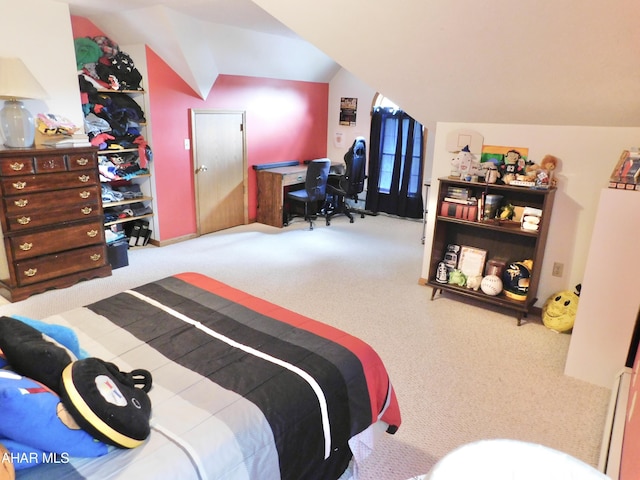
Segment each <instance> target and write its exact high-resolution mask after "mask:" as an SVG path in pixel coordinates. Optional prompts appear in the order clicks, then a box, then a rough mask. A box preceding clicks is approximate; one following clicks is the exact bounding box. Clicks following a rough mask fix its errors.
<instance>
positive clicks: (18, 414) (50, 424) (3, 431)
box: [0, 369, 108, 470]
mask: <svg viewBox="0 0 640 480" xmlns="http://www.w3.org/2000/svg"><path fill="white" fill-rule="evenodd" d="M0 412H2V421H0V443H2V444H4V445H5V446H6V447H7V449H8V450H9V451H10V452H11V454H13V455H14V458H17V459H19V460H24V461H14V462H13V466H14V467H15V469H16V470H21V469H23V468H28V467H32V466H35V465H37V464H38V463H40V462H41V461H42V460H43V456H42V455H33V454H32V453H31V452H36V453H37V452H38V451H40V452H51V453H57V454H60V455H68V456H73V457H98V456H101V455H105V454H106V453H107V452H108V447H107V445H106V444H104V443H102V442H100V441H98V440H95V439H94V438H93V437H92V436H91V435H90V434H89V433H87V432H85V431H84V430H81V429H80V427H79V426H78V424H77V423H76V422H75V421H74V420H73V418H72V417H71V415H69V413H68V412H67V410H66V408H65V406H64V404H63V403H62V402H61V400H60V397H59V396H58V395H56V394H55V393H54V392H53V391H51V390H50V389H48V388H46V387H45V386H44V385H42V384H41V383H38V382H36V381H34V380H32V379H30V378H27V377H24V376H22V375H20V374H18V373H16V372H13V371H10V370H6V369H4V370H0ZM22 453H25V454H24V455H23V454H22Z"/></svg>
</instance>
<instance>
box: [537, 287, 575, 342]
mask: <svg viewBox="0 0 640 480" xmlns="http://www.w3.org/2000/svg"><path fill="white" fill-rule="evenodd" d="M581 288H582V285H580V284H579V285H576V291H575V292H572V291H571V290H563V291H561V292H557V293H554V294H553V295H551V296H550V297H549V298H548V299H547V301H546V302H545V303H544V305H543V306H542V323H544V325H545V327H547V328H548V329H550V330H553V331H555V332H558V333H562V332H568V331H569V330H571V329H572V328H573V323H574V321H575V318H576V313H577V312H578V300H579V298H580V289H581Z"/></svg>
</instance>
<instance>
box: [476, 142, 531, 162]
mask: <svg viewBox="0 0 640 480" xmlns="http://www.w3.org/2000/svg"><path fill="white" fill-rule="evenodd" d="M513 152H515V153H517V156H518V157H519V158H518V160H519V161H521V162H522V163H523V165H524V164H525V163H526V162H527V160H528V158H529V149H528V148H524V147H501V146H498V145H484V146H483V147H482V154H481V155H480V163H484V162H492V163H494V164H496V165H500V164H501V163H504V160H505V158H506V157H507V155H509V154H511V155H514V153H513Z"/></svg>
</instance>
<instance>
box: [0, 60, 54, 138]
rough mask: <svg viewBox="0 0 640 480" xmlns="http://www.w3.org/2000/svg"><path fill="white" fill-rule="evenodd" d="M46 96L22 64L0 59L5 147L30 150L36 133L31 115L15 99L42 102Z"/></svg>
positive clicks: (0, 118) (1, 125) (0, 113)
mask: <svg viewBox="0 0 640 480" xmlns="http://www.w3.org/2000/svg"><path fill="white" fill-rule="evenodd" d="M46 95H47V94H46V92H45V90H44V88H42V86H41V85H40V83H38V80H36V79H35V77H34V76H33V75H32V74H31V72H30V71H29V69H28V68H27V67H26V65H25V64H24V63H23V62H22V60H20V59H19V58H3V57H0V99H3V100H5V102H4V107H3V108H2V110H0V129H1V130H2V135H3V137H4V144H5V146H7V147H14V148H25V147H32V146H33V142H34V139H35V133H36V128H35V123H34V121H33V115H31V113H30V112H29V110H27V109H26V108H25V106H24V104H23V103H22V102H21V101H20V100H19V99H23V98H44V97H46Z"/></svg>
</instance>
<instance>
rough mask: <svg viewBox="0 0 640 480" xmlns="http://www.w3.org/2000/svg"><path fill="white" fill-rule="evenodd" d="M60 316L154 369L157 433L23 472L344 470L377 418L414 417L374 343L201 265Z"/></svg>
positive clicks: (91, 345)
mask: <svg viewBox="0 0 640 480" xmlns="http://www.w3.org/2000/svg"><path fill="white" fill-rule="evenodd" d="M46 322H48V323H54V324H59V325H64V326H68V327H70V328H72V329H73V330H74V331H75V332H76V333H77V335H78V338H79V341H80V345H81V347H82V348H83V349H84V350H86V351H87V352H88V354H89V355H91V356H94V357H98V358H101V359H104V360H106V361H110V362H113V363H115V364H116V365H118V367H120V369H121V370H123V371H129V370H132V369H136V368H142V369H147V370H149V371H151V373H152V375H153V387H152V389H151V392H150V394H149V395H150V397H151V400H152V409H153V410H152V416H151V434H150V436H149V438H148V439H147V440H146V441H145V442H144V444H143V445H142V446H140V447H137V448H134V449H115V448H114V449H112V451H110V452H109V453H108V454H107V455H105V456H101V457H97V458H72V459H70V461H63V462H59V463H43V464H41V465H38V466H37V467H33V468H27V469H24V470H21V471H19V472H18V477H17V478H19V479H30V478H57V479H75V478H100V479H106V478H136V479H143V478H180V479H205V478H208V479H256V478H263V479H269V480H272V479H278V478H282V479H303V478H304V479H322V480H326V479H332V478H333V479H337V478H339V477H341V475H343V473H345V471H347V473H349V472H352V471H353V470H354V468H353V465H354V464H355V465H358V464H359V463H361V462H362V461H363V460H364V458H366V456H367V454H368V453H369V452H370V450H371V448H372V438H373V432H374V430H377V429H380V426H382V428H383V429H384V430H386V432H388V433H395V431H396V430H397V428H398V427H399V426H400V422H401V419H400V410H399V407H398V402H397V399H396V396H395V393H394V390H393V388H392V386H391V383H390V380H389V378H388V375H387V371H386V369H385V367H384V365H383V363H382V361H381V359H380V357H379V356H378V355H377V354H376V352H375V351H374V350H373V349H372V348H371V347H370V346H369V345H367V344H366V343H365V342H363V341H361V340H359V339H357V338H355V337H353V336H351V335H349V334H347V333H345V332H343V331H340V330H338V329H336V328H333V327H330V326H328V325H326V324H323V323H320V322H318V321H315V320H312V319H309V318H307V317H304V316H302V315H299V314H297V313H294V312H292V311H290V310H287V309H285V308H282V307H279V306H277V305H274V304H272V303H269V302H267V301H265V300H262V299H259V298H257V297H254V296H251V295H249V294H247V293H244V292H242V291H240V290H237V289H235V288H232V287H230V286H228V285H225V284H224V283H221V282H219V281H216V280H214V279H212V278H209V277H206V276H204V275H201V274H198V273H183V274H178V275H175V276H171V277H168V278H164V279H161V280H158V281H155V282H152V283H149V284H146V285H143V286H140V287H138V288H134V289H132V290H128V291H124V292H121V293H119V294H116V295H114V296H111V297H109V298H106V299H104V300H102V301H99V302H96V303H94V304H91V305H87V306H85V307H82V308H77V309H74V310H70V311H68V312H65V313H63V314H60V315H54V316H51V317H49V318H47V319H46ZM350 462H351V468H349V469H348V470H347V467H348V466H349V465H350ZM356 470H357V469H356Z"/></svg>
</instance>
